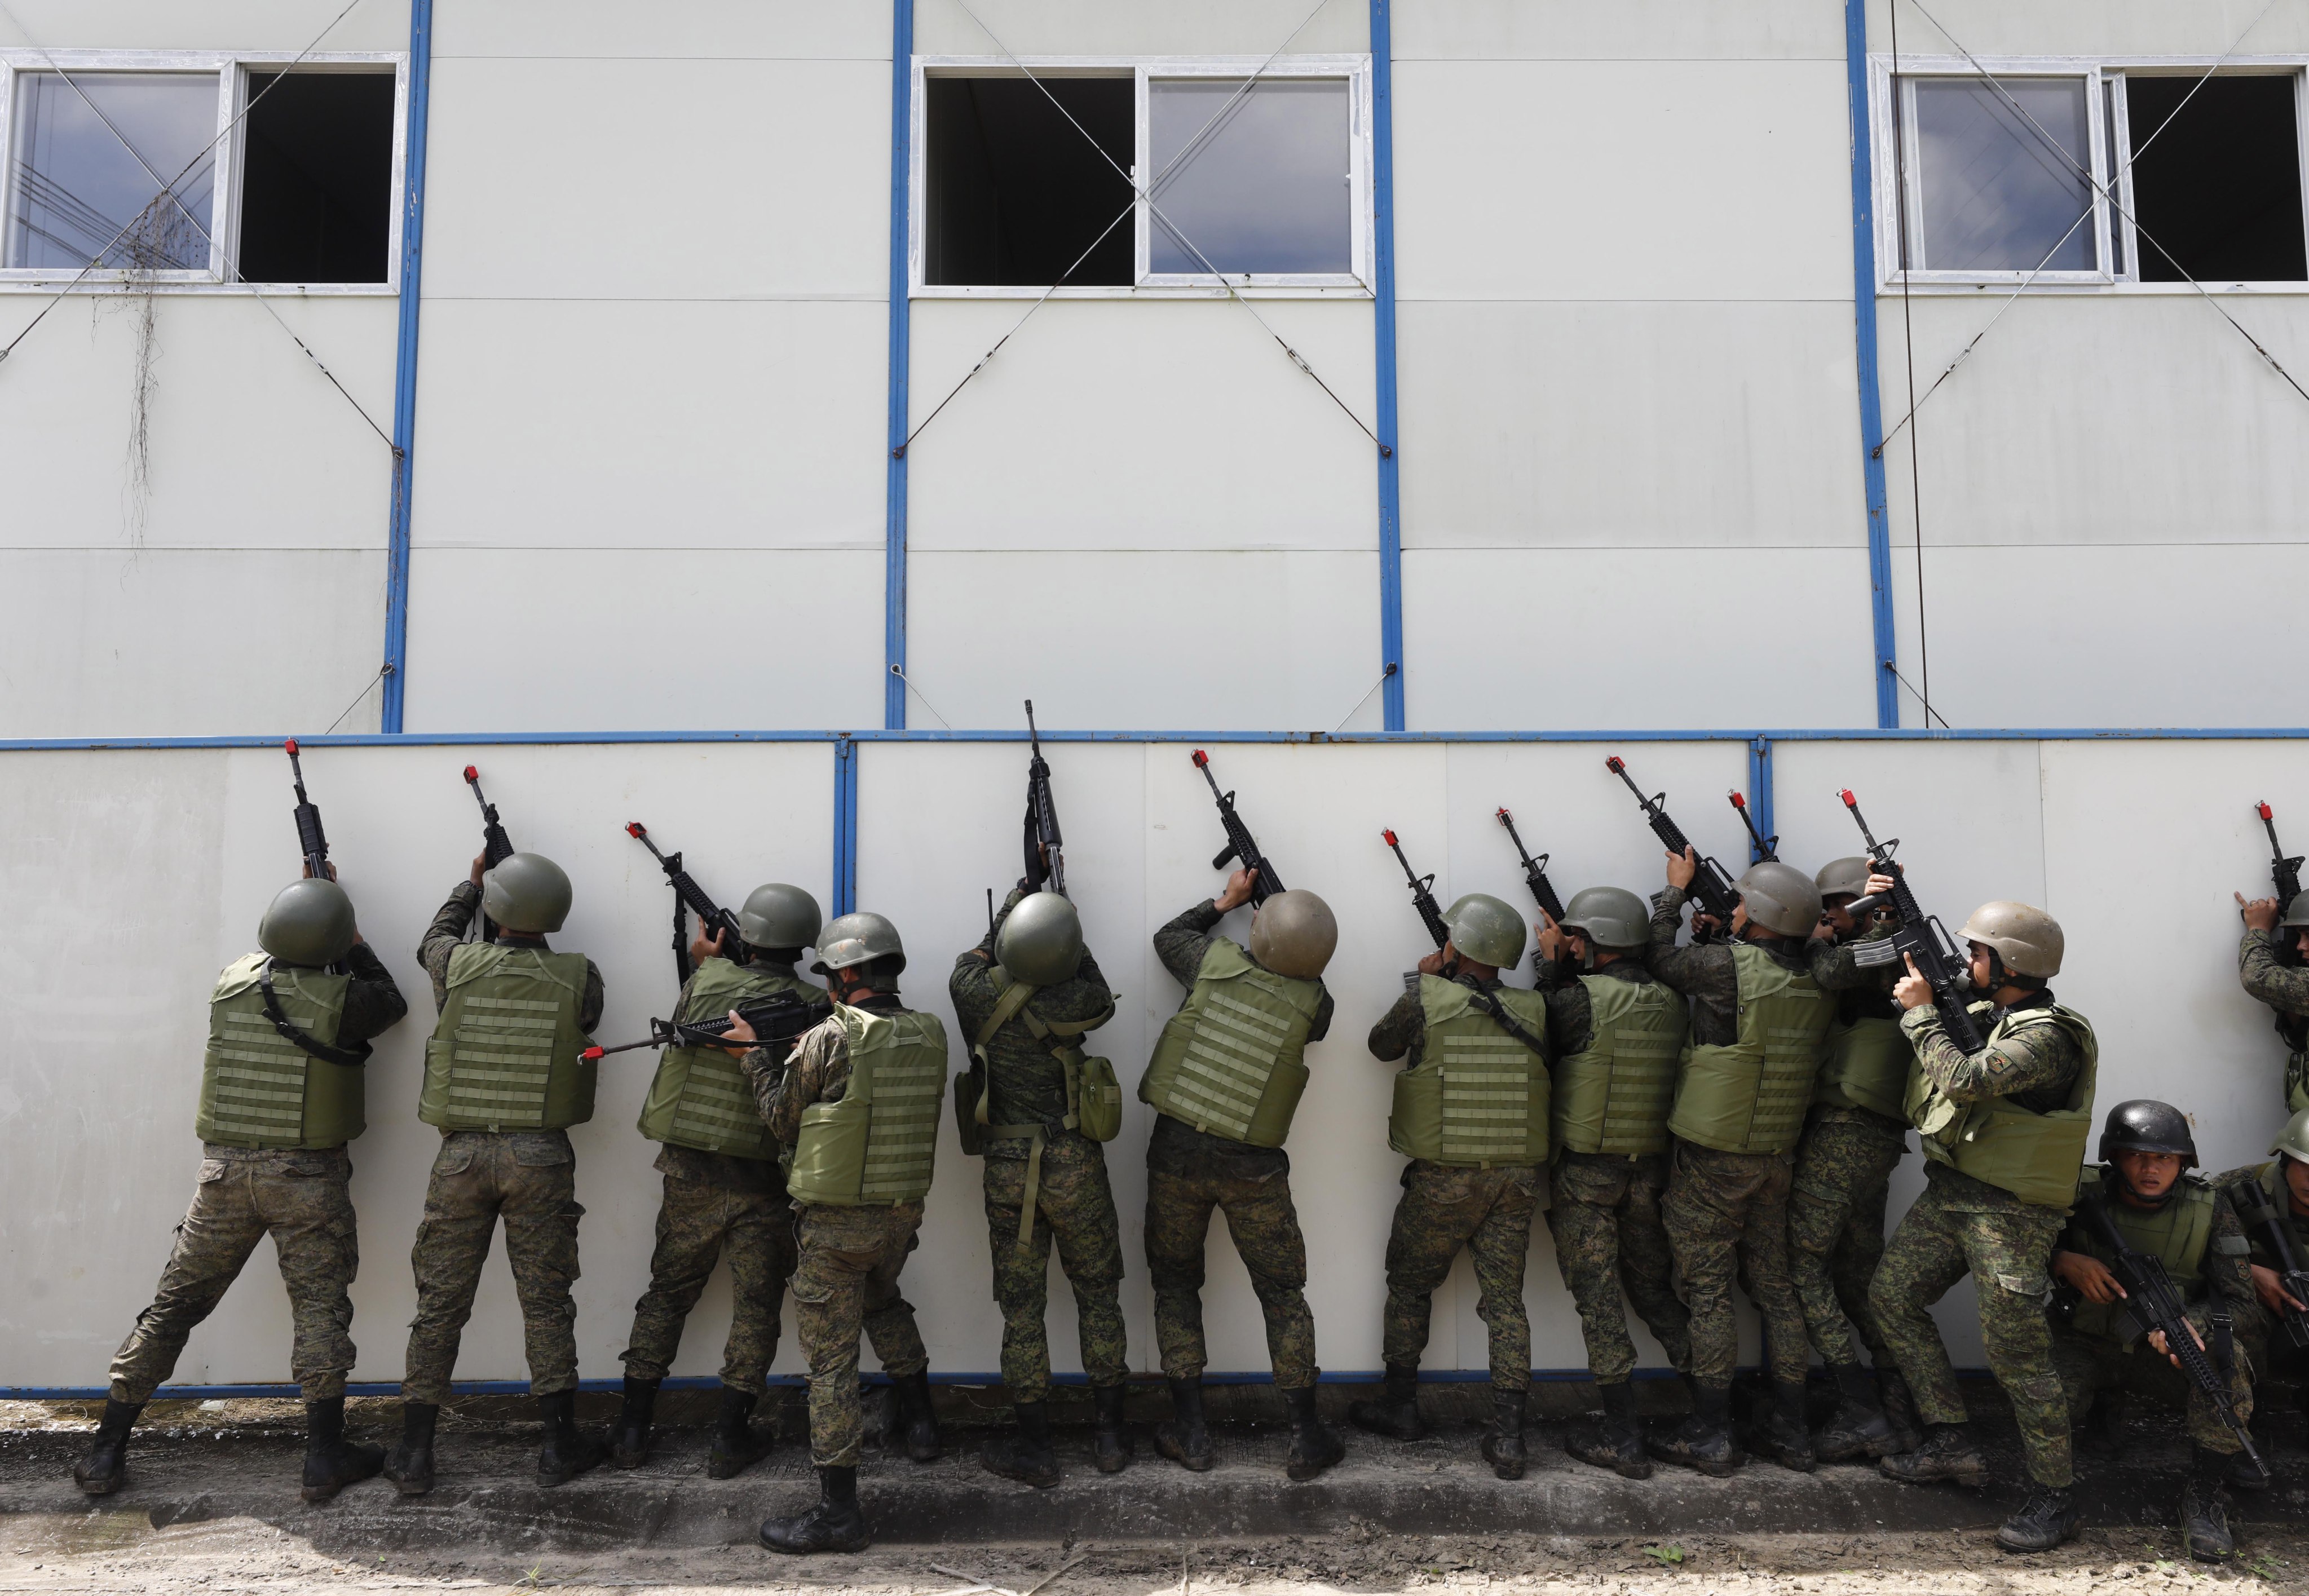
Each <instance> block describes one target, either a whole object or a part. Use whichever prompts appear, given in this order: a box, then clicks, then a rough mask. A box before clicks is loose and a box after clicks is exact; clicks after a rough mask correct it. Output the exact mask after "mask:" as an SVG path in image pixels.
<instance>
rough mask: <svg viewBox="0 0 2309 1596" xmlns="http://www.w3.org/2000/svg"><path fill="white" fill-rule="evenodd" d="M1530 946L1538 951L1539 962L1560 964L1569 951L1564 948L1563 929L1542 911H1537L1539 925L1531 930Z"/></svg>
mask: <svg viewBox="0 0 2309 1596" xmlns="http://www.w3.org/2000/svg"><path fill="white" fill-rule="evenodd" d="M1531 935H1532V945H1533V946H1535V947H1536V948H1538V949H1539V957H1540V962H1542V963H1544V964H1560V963H1561V962H1562V961H1563V955H1564V954H1565V953H1567V952H1569V951H1570V950H1569V949H1568V948H1567V947H1566V946H1565V937H1564V935H1563V927H1561V926H1559V925H1557V924H1556V923H1555V919H1554V917H1553V916H1552V915H1550V914H1549V913H1548V912H1547V910H1544V909H1543V910H1540V911H1539V924H1537V925H1535V926H1534V927H1532V928H1531Z"/></svg>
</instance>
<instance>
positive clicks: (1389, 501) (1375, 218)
mask: <svg viewBox="0 0 2309 1596" xmlns="http://www.w3.org/2000/svg"><path fill="white" fill-rule="evenodd" d="M1392 26H1393V24H1392V22H1390V20H1389V16H1388V0H1371V329H1372V334H1373V337H1374V340H1375V341H1376V349H1375V353H1376V355H1377V360H1376V365H1377V367H1378V379H1379V663H1380V666H1381V668H1382V669H1384V670H1385V671H1386V673H1387V679H1386V681H1385V682H1384V683H1382V684H1381V686H1380V690H1379V700H1380V703H1381V705H1382V706H1383V708H1384V712H1385V714H1386V726H1387V729H1388V730H1389V731H1401V730H1403V729H1404V723H1403V488H1402V482H1401V479H1400V478H1399V477H1398V476H1397V471H1396V464H1397V462H1396V448H1395V63H1394V59H1393V54H1394V47H1393V37H1392Z"/></svg>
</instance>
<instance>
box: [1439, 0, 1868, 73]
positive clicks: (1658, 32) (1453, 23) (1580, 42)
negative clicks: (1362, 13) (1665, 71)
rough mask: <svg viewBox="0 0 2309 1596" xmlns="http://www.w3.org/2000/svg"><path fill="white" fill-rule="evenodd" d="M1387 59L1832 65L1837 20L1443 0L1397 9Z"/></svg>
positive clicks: (1809, 11) (1812, 11) (1734, 9)
mask: <svg viewBox="0 0 2309 1596" xmlns="http://www.w3.org/2000/svg"><path fill="white" fill-rule="evenodd" d="M1395 58H1396V59H1397V61H1430V60H1490V61H1498V60H1507V59H1515V58H1524V59H1533V60H1553V61H1562V60H1581V59H1587V60H1645V59H1660V60H1666V59H1676V58H1683V59H1714V60H1739V59H1764V60H1776V59H1792V58H1793V59H1803V58H1810V59H1815V60H1837V61H1841V60H1842V59H1843V58H1844V22H1843V18H1842V16H1841V14H1840V13H1838V11H1837V10H1835V9H1834V8H1832V7H1829V6H1824V5H1812V4H1803V0H1767V3H1765V4H1749V5H1722V4H1714V3H1713V0H1619V4H1613V5H1594V4H1587V0H1453V3H1452V4H1445V5H1409V6H1405V7H1404V8H1403V9H1402V10H1401V11H1399V12H1397V13H1396V15H1395Z"/></svg>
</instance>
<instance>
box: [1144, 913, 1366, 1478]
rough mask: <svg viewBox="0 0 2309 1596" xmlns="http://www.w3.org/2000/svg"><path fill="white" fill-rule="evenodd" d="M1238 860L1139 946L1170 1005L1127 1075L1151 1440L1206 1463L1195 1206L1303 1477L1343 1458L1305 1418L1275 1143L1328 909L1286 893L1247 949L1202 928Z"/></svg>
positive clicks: (1327, 938)
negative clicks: (1254, 1312)
mask: <svg viewBox="0 0 2309 1596" xmlns="http://www.w3.org/2000/svg"><path fill="white" fill-rule="evenodd" d="M1253 879H1254V878H1253V876H1252V875H1251V873H1250V871H1248V870H1237V871H1236V872H1235V873H1234V874H1233V875H1232V876H1229V877H1228V878H1227V884H1226V890H1225V891H1224V893H1220V894H1219V896H1217V897H1216V898H1214V899H1212V900H1211V901H1210V902H1206V903H1198V904H1196V905H1195V906H1194V907H1193V908H1191V909H1189V910H1186V911H1185V912H1184V913H1182V914H1180V916H1179V917H1178V918H1177V919H1173V920H1172V921H1171V923H1170V924H1169V925H1166V926H1164V927H1163V928H1162V929H1161V930H1159V931H1157V932H1155V955H1156V956H1157V957H1158V958H1160V959H1161V960H1162V961H1163V968H1164V969H1166V970H1168V971H1170V972H1171V974H1172V978H1173V979H1176V980H1177V981H1178V982H1179V984H1180V985H1181V986H1183V987H1185V988H1187V989H1188V990H1187V996H1186V1000H1185V1001H1184V1002H1183V1003H1181V1004H1180V1005H1179V1012H1178V1013H1177V1014H1173V1015H1172V1016H1171V1018H1170V1020H1169V1022H1167V1023H1165V1024H1164V1026H1163V1035H1162V1038H1161V1040H1158V1041H1157V1042H1156V1043H1155V1054H1154V1057H1153V1058H1152V1059H1150V1060H1149V1061H1148V1063H1147V1065H1146V1074H1144V1075H1143V1076H1141V1077H1140V1078H1139V1082H1138V1100H1139V1101H1141V1102H1143V1103H1146V1104H1148V1105H1150V1106H1151V1107H1152V1108H1153V1109H1155V1113H1156V1116H1157V1117H1156V1119H1155V1133H1154V1134H1153V1136H1152V1137H1150V1138H1149V1139H1148V1142H1147V1144H1146V1272H1147V1273H1148V1274H1149V1275H1150V1276H1151V1277H1152V1278H1153V1280H1154V1284H1155V1341H1156V1343H1157V1346H1158V1350H1159V1351H1160V1353H1161V1355H1162V1359H1163V1378H1164V1379H1165V1380H1166V1381H1168V1382H1169V1384H1170V1387H1171V1409H1172V1418H1171V1419H1170V1420H1169V1421H1168V1422H1166V1423H1163V1424H1162V1425H1159V1426H1157V1427H1156V1428H1155V1450H1156V1451H1158V1452H1160V1453H1161V1454H1163V1456H1164V1457H1167V1458H1169V1459H1171V1460H1172V1462H1176V1463H1178V1464H1180V1466H1181V1467H1183V1468H1188V1469H1192V1470H1194V1471H1197V1472H1200V1471H1203V1470H1206V1469H1207V1468H1209V1467H1210V1466H1211V1464H1212V1463H1213V1462H1215V1454H1214V1452H1213V1449H1212V1446H1211V1437H1210V1432H1209V1430H1208V1429H1207V1428H1206V1426H1205V1423H1204V1419H1203V1365H1204V1361H1205V1357H1206V1354H1205V1349H1204V1345H1203V1244H1204V1239H1205V1238H1206V1236H1207V1235H1208V1234H1209V1232H1210V1228H1211V1210H1212V1209H1214V1208H1217V1209H1220V1210H1222V1211H1224V1212H1225V1214H1226V1221H1227V1233H1228V1234H1229V1235H1231V1236H1232V1237H1233V1238H1234V1245H1235V1251H1236V1252H1237V1253H1238V1254H1239V1255H1241V1258H1242V1263H1243V1267H1244V1268H1245V1269H1247V1270H1248V1271H1250V1284H1251V1290H1254V1291H1256V1292H1257V1293H1258V1306H1259V1308H1260V1311H1261V1312H1262V1313H1263V1314H1264V1315H1265V1316H1266V1320H1267V1355H1268V1357H1269V1358H1270V1359H1272V1360H1273V1363H1274V1367H1275V1385H1276V1390H1278V1391H1279V1392H1281V1393H1282V1395H1283V1400H1284V1404H1285V1405H1286V1406H1287V1407H1288V1408H1289V1409H1290V1411H1291V1422H1292V1427H1293V1428H1292V1436H1291V1451H1290V1458H1289V1462H1288V1465H1287V1466H1288V1469H1289V1471H1290V1475H1291V1478H1292V1479H1293V1480H1312V1479H1313V1478H1315V1476H1316V1475H1318V1474H1320V1473H1321V1472H1322V1471H1324V1470H1326V1469H1327V1468H1329V1467H1330V1466H1331V1465H1332V1464H1333V1463H1336V1462H1338V1461H1339V1460H1340V1459H1341V1458H1342V1457H1344V1456H1345V1455H1346V1449H1345V1447H1344V1446H1342V1445H1340V1444H1339V1437H1338V1436H1336V1435H1335V1434H1334V1433H1333V1432H1332V1431H1331V1429H1330V1428H1329V1427H1328V1426H1327V1425H1325V1424H1324V1423H1323V1422H1322V1421H1321V1420H1320V1419H1317V1418H1316V1417H1315V1372H1316V1371H1315V1321H1314V1317H1313V1316H1311V1315H1310V1314H1309V1313H1308V1311H1307V1294H1306V1285H1307V1243H1306V1239H1305V1238H1303V1237H1302V1236H1301V1234H1300V1232H1299V1212H1298V1210H1297V1209H1296V1208H1295V1207H1293V1204H1292V1201H1291V1160H1290V1157H1289V1155H1288V1154H1286V1153H1285V1152H1284V1151H1283V1142H1284V1137H1286V1136H1287V1135H1288V1134H1290V1131H1291V1116H1292V1112H1293V1110H1294V1109H1297V1108H1298V1106H1299V1094H1300V1093H1301V1092H1302V1091H1305V1090H1306V1087H1307V1066H1306V1065H1305V1064H1304V1063H1303V1062H1302V1053H1303V1051H1304V1049H1305V1048H1306V1045H1307V1044H1308V1043H1309V1042H1310V1041H1319V1040H1321V1039H1322V1037H1323V1035H1324V1034H1325V1032H1327V1031H1329V1030H1330V1027H1331V995H1330V993H1329V992H1327V991H1326V990H1325V989H1324V987H1323V979H1322V976H1323V967H1324V966H1325V965H1326V964H1328V963H1329V962H1331V953H1332V951H1333V950H1334V949H1335V948H1336V947H1337V946H1338V942H1339V925H1338V921H1337V920H1336V919H1333V918H1332V915H1331V909H1330V905H1329V904H1327V903H1326V902H1323V900H1322V899H1320V898H1319V897H1317V896H1316V895H1315V894H1314V893H1310V892H1302V891H1297V890H1293V891H1290V892H1282V893H1276V894H1275V895H1274V896H1273V897H1271V898H1269V899H1267V902H1266V903H1265V904H1264V905H1262V906H1261V907H1260V908H1259V909H1258V910H1257V911H1256V912H1255V913H1254V914H1253V915H1252V917H1251V921H1250V948H1249V950H1248V951H1246V950H1245V949H1244V948H1242V947H1241V946H1239V945H1236V944H1235V943H1233V942H1231V941H1229V940H1228V939H1227V938H1226V937H1224V936H1213V935H1211V932H1212V930H1213V928H1214V927H1216V926H1217V925H1218V923H1219V921H1220V920H1221V919H1223V918H1224V917H1225V915H1226V914H1227V913H1228V912H1229V911H1230V910H1234V909H1237V908H1240V907H1241V905H1243V904H1245V903H1248V902H1250V889H1251V883H1252V880H1253Z"/></svg>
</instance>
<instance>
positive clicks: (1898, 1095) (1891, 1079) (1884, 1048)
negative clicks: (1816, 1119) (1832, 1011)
mask: <svg viewBox="0 0 2309 1596" xmlns="http://www.w3.org/2000/svg"><path fill="white" fill-rule="evenodd" d="M1915 1067H1916V1049H1915V1048H1911V1047H1909V1046H1908V1039H1907V1035H1906V1033H1904V1032H1903V1031H1901V1030H1900V1022H1898V1020H1887V1019H1884V1018H1881V1016H1874V1015H1872V1016H1870V1017H1868V1018H1866V1019H1861V1020H1855V1021H1853V1022H1851V1023H1850V1024H1848V1025H1838V1026H1836V1027H1835V1028H1834V1029H1832V1030H1831V1031H1829V1033H1828V1061H1827V1062H1826V1063H1825V1064H1823V1065H1820V1086H1819V1089H1818V1090H1817V1091H1814V1092H1813V1093H1812V1101H1814V1102H1816V1103H1827V1104H1829V1105H1830V1106H1832V1107H1835V1108H1838V1109H1867V1110H1868V1111H1869V1112H1870V1113H1871V1114H1881V1115H1882V1116H1883V1117H1885V1118H1887V1119H1897V1120H1898V1121H1899V1122H1900V1123H1901V1124H1902V1125H1906V1124H1907V1123H1908V1072H1909V1071H1910V1070H1912V1069H1914V1068H1915Z"/></svg>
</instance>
